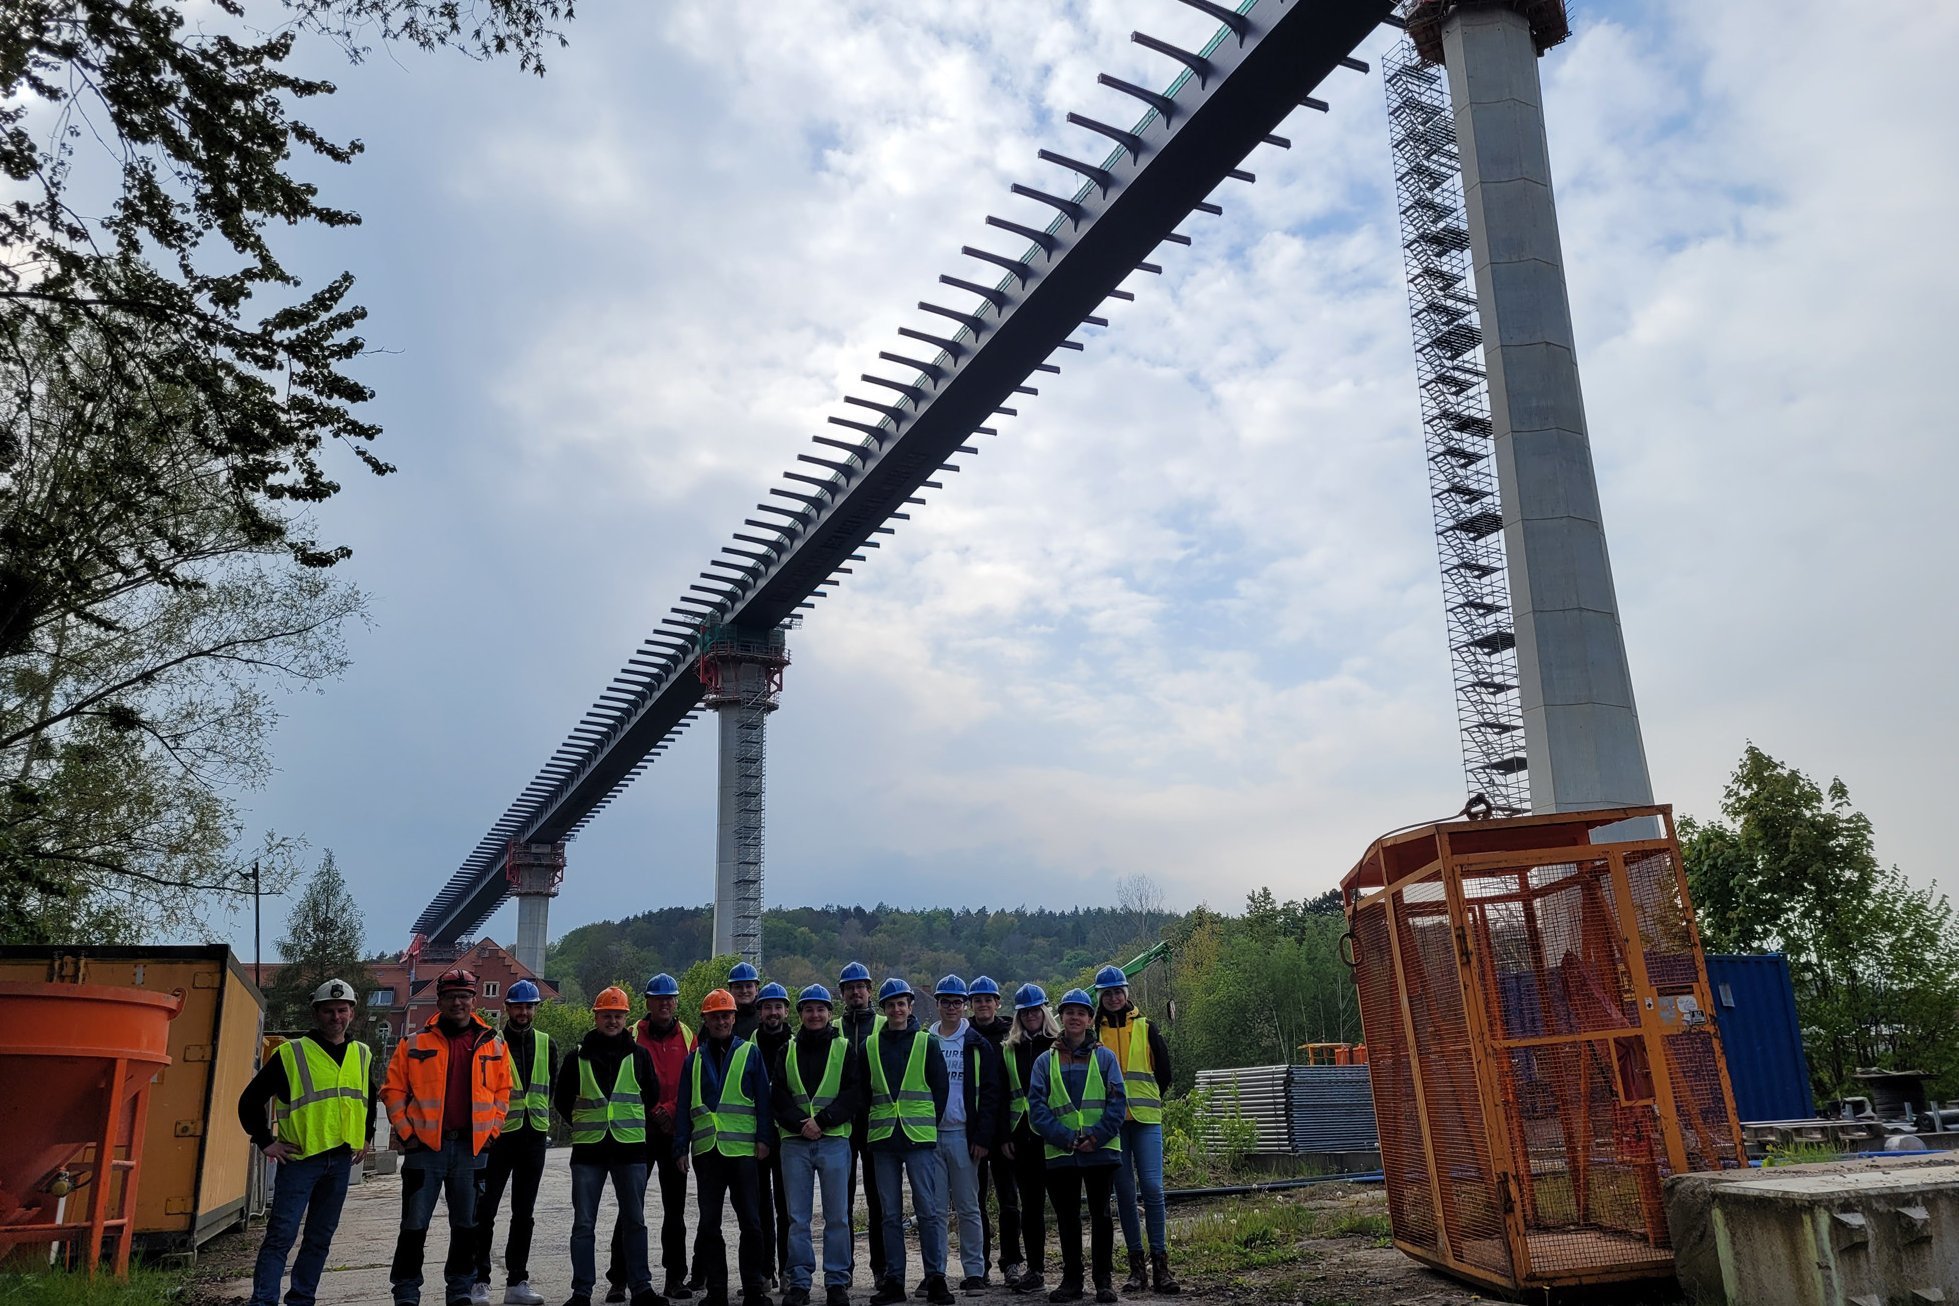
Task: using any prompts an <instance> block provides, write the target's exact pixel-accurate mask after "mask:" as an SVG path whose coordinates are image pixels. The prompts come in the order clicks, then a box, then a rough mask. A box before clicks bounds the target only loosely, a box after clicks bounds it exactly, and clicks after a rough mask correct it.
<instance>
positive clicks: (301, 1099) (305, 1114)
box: [273, 1038, 374, 1158]
mask: <svg viewBox="0 0 1959 1306" xmlns="http://www.w3.org/2000/svg"><path fill="white" fill-rule="evenodd" d="M273 1055H274V1056H275V1057H277V1058H278V1060H279V1065H280V1066H281V1067H282V1068H283V1069H284V1070H285V1072H286V1100H285V1101H284V1102H282V1103H280V1104H279V1105H277V1106H276V1107H274V1108H273V1127H274V1129H275V1130H276V1132H277V1133H278V1135H279V1141H281V1142H284V1143H290V1144H292V1145H293V1146H294V1147H295V1148H297V1149H298V1154H299V1157H300V1158H305V1157H309V1156H318V1155H319V1154H320V1153H322V1152H331V1151H332V1150H333V1149H334V1148H336V1147H351V1148H353V1149H354V1150H355V1151H359V1150H360V1149H361V1148H363V1147H366V1146H367V1144H368V1138H369V1134H370V1126H369V1123H368V1119H367V1095H368V1084H369V1083H370V1082H371V1079H372V1075H373V1073H374V1054H373V1053H372V1052H369V1051H368V1049H367V1044H365V1043H351V1042H350V1043H349V1044H348V1045H347V1050H346V1052H345V1053H343V1054H342V1055H341V1058H340V1063H339V1064H338V1065H335V1064H334V1060H333V1058H332V1057H330V1056H328V1055H327V1051H326V1049H325V1048H323V1047H321V1046H320V1045H319V1044H318V1043H316V1042H314V1041H313V1040H312V1039H310V1038H296V1039H289V1040H288V1041H286V1042H284V1043H281V1044H280V1045H279V1048H278V1051H276V1052H274V1053H273Z"/></svg>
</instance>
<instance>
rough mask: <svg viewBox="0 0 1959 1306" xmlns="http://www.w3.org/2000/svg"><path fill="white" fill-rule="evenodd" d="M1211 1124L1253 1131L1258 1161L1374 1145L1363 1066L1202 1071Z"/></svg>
mask: <svg viewBox="0 0 1959 1306" xmlns="http://www.w3.org/2000/svg"><path fill="white" fill-rule="evenodd" d="M1197 1087H1198V1089H1199V1090H1200V1091H1201V1092H1204V1093H1206V1094H1208V1095H1209V1099H1210V1115H1211V1118H1212V1119H1214V1120H1215V1119H1218V1118H1228V1117H1230V1116H1232V1115H1233V1114H1236V1115H1238V1116H1239V1117H1241V1118H1243V1119H1245V1120H1248V1121H1250V1122H1251V1123H1252V1124H1253V1125H1254V1126H1256V1127H1257V1130H1258V1143H1257V1145H1256V1146H1255V1147H1254V1148H1253V1149H1252V1150H1253V1151H1254V1152H1255V1153H1257V1154H1259V1155H1262V1156H1295V1155H1300V1154H1304V1153H1319V1152H1365V1151H1371V1150H1372V1149H1373V1148H1374V1147H1375V1146H1376V1145H1377V1142H1378V1140H1377V1138H1376V1136H1375V1132H1374V1093H1373V1088H1372V1086H1371V1085H1370V1084H1369V1082H1368V1077H1367V1067H1366V1066H1243V1067H1240V1068H1238V1069H1234V1070H1201V1071H1199V1072H1198V1074H1197Z"/></svg>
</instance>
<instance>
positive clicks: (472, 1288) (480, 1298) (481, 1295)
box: [469, 1280, 490, 1306]
mask: <svg viewBox="0 0 1959 1306" xmlns="http://www.w3.org/2000/svg"><path fill="white" fill-rule="evenodd" d="M469 1301H470V1306H490V1284H489V1281H488V1280H485V1281H483V1282H482V1283H472V1284H470V1285H469Z"/></svg>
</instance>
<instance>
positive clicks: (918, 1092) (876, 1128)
mask: <svg viewBox="0 0 1959 1306" xmlns="http://www.w3.org/2000/svg"><path fill="white" fill-rule="evenodd" d="M883 1037H884V1031H883V1030H882V1029H878V1030H876V1031H875V1032H873V1033H872V1034H871V1036H870V1037H869V1038H867V1039H865V1040H864V1055H865V1056H867V1057H868V1058H870V1063H871V1113H870V1120H871V1128H870V1133H869V1134H868V1135H867V1138H868V1141H870V1142H873V1143H878V1142H882V1141H884V1140H885V1139H887V1138H890V1137H891V1136H892V1135H893V1134H895V1133H896V1132H897V1131H898V1129H899V1127H900V1126H902V1127H903V1128H904V1131H905V1137H906V1138H909V1139H910V1140H911V1141H912V1142H914V1143H936V1142H938V1141H939V1118H938V1111H937V1107H936V1104H934V1102H933V1101H932V1085H931V1083H930V1081H928V1080H927V1079H926V1078H925V1054H926V1053H927V1052H928V1051H930V1050H931V1049H930V1048H929V1047H928V1046H927V1044H929V1043H931V1042H932V1036H931V1035H929V1034H927V1033H926V1032H925V1031H924V1030H918V1031H916V1032H914V1033H912V1034H911V1035H910V1036H909V1037H910V1038H911V1040H912V1045H911V1056H910V1057H909V1058H907V1059H906V1061H905V1078H904V1082H903V1083H901V1084H899V1085H898V1091H897V1092H896V1093H893V1092H892V1091H891V1081H890V1079H889V1077H887V1076H886V1075H885V1073H884V1057H883V1055H882V1053H881V1050H880V1049H879V1047H878V1043H879V1041H880V1040H881V1039H883Z"/></svg>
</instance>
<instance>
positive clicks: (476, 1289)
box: [469, 979, 558, 1306]
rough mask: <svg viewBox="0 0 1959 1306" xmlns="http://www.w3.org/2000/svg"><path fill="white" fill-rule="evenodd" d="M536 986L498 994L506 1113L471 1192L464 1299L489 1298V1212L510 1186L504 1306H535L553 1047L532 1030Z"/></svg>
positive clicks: (493, 1220) (523, 983)
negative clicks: (470, 1250) (471, 1258)
mask: <svg viewBox="0 0 1959 1306" xmlns="http://www.w3.org/2000/svg"><path fill="white" fill-rule="evenodd" d="M540 996H541V995H540V994H539V993H538V991H537V985H535V984H533V983H531V981H529V980H527V979H520V980H518V981H517V982H516V983H515V984H512V985H511V986H510V987H509V988H507V989H505V990H504V993H503V1043H504V1047H505V1048H506V1049H507V1050H508V1053H509V1057H510V1110H509V1113H508V1114H506V1115H505V1116H504V1121H503V1132H502V1133H501V1134H498V1135H497V1141H496V1142H494V1143H492V1144H490V1163H489V1164H488V1165H486V1166H484V1167H483V1169H481V1170H479V1171H478V1172H477V1173H478V1174H479V1175H480V1176H481V1186H480V1187H479V1188H478V1190H477V1194H476V1282H475V1283H474V1284H472V1285H471V1286H470V1290H469V1299H470V1300H471V1301H472V1302H474V1303H476V1306H487V1303H488V1302H489V1300H490V1252H491V1251H492V1249H493V1244H494V1243H495V1242H496V1227H497V1207H498V1206H499V1205H500V1204H501V1203H502V1201H503V1189H504V1185H506V1184H508V1185H509V1186H510V1241H509V1242H507V1243H505V1244H504V1249H503V1270H504V1276H505V1277H504V1289H503V1300H504V1306H543V1302H544V1294H543V1293H540V1292H538V1291H537V1290H536V1289H535V1288H533V1287H531V1269H530V1256H531V1230H532V1229H533V1228H534V1227H535V1224H536V1221H535V1218H534V1216H533V1212H534V1211H535V1210H536V1208H537V1186H538V1183H539V1181H540V1180H542V1179H543V1177H544V1149H545V1146H546V1144H547V1143H548V1142H549V1140H550V1136H551V1085H552V1084H553V1083H554V1082H555V1079H554V1076H556V1074H557V1072H558V1049H557V1048H556V1047H554V1046H553V1045H552V1043H551V1036H550V1035H548V1034H546V1033H545V1032H544V1031H543V1030H541V1029H538V1028H537V1027H536V1024H535V1022H536V1019H537V1002H538V998H539V997H540Z"/></svg>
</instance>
